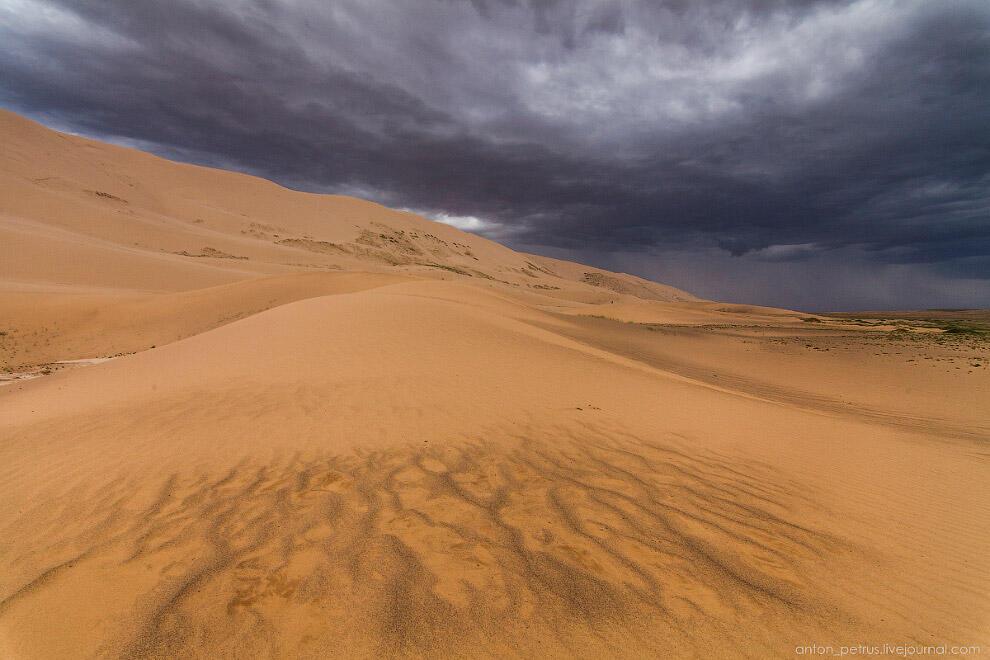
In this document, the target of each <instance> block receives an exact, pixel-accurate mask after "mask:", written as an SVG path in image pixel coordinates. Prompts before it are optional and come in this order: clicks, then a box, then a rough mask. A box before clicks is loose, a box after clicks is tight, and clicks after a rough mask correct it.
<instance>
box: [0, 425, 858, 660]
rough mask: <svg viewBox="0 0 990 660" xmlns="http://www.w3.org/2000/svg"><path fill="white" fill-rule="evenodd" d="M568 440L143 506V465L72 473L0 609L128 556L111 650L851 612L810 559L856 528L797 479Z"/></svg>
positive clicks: (488, 637) (439, 636)
mask: <svg viewBox="0 0 990 660" xmlns="http://www.w3.org/2000/svg"><path fill="white" fill-rule="evenodd" d="M554 437H555V438H557V439H556V440H555V441H554V442H546V441H545V440H541V439H540V438H539V437H524V436H518V437H516V438H515V439H506V440H504V441H503V442H502V443H499V444H492V443H488V442H485V441H477V442H464V443H460V444H458V445H456V446H444V447H440V448H415V447H409V448H402V449H396V450H390V451H380V452H365V451H358V452H355V453H354V454H350V455H342V456H326V457H320V458H316V457H306V456H302V455H298V456H294V457H292V458H290V459H285V460H280V461H278V462H274V463H271V464H258V463H254V462H249V461H245V462H242V463H240V464H238V465H236V466H235V467H233V468H231V469H230V470H229V471H228V472H226V473H225V474H222V475H219V476H218V475H207V474H203V475H198V476H192V475H188V474H186V475H183V474H173V475H169V476H167V477H164V478H163V479H162V480H161V483H159V484H158V485H157V494H156V495H155V496H154V497H153V499H152V501H151V502H150V503H148V504H144V505H141V504H139V503H138V502H136V501H135V497H134V494H135V493H141V492H144V491H146V490H147V484H145V483H143V482H142V481H140V480H138V479H136V478H134V477H124V476H122V477H120V478H118V479H115V480H112V481H110V482H109V483H108V484H106V485H105V486H103V487H101V488H99V489H96V490H93V491H89V490H87V489H86V488H85V487H84V486H82V485H79V486H76V487H74V488H70V489H68V490H67V491H66V492H63V493H60V494H52V495H51V496H50V497H48V498H46V500H45V503H44V505H40V506H38V508H37V510H33V511H29V512H26V514H25V516H24V518H23V519H19V520H15V521H14V522H13V523H12V527H13V528H16V527H18V526H21V525H24V524H29V525H31V526H35V525H39V523H40V521H41V520H44V526H47V527H48V529H50V530H55V529H60V530H62V532H61V533H60V534H59V535H58V536H57V537H49V538H52V539H53V540H55V542H54V543H51V544H44V543H41V544H39V545H36V546H34V547H32V548H31V552H30V553H28V554H26V555H14V556H12V557H10V558H9V561H10V562H11V564H13V565H15V566H19V565H31V564H36V565H38V568H37V569H35V570H36V574H35V575H34V577H32V578H31V579H29V580H26V581H25V582H24V584H20V585H10V586H8V587H7V588H6V589H5V593H4V599H3V601H2V602H0V616H8V617H9V616H16V612H17V610H18V607H19V605H20V604H21V603H22V602H24V601H29V600H30V599H32V598H34V597H36V596H38V595H39V594H41V593H48V595H50V596H51V595H55V594H56V593H57V592H58V591H61V590H67V591H70V592H71V591H74V587H73V586H72V584H73V582H74V581H75V580H77V579H78V580H79V581H80V582H85V583H87V584H90V585H92V587H93V588H94V589H95V590H97V591H98V590H100V589H103V588H105V587H106V585H107V583H110V584H112V583H113V582H114V581H115V580H119V579H120V576H122V575H129V574H135V573H140V574H143V575H144V576H145V578H146V580H147V582H148V587H149V588H146V589H140V588H135V589H133V592H132V593H130V594H129V596H128V598H127V599H128V600H132V602H133V603H134V607H133V609H132V611H130V612H128V613H127V614H125V615H124V617H123V618H122V619H121V620H119V621H117V622H115V625H114V626H113V627H114V628H116V629H117V631H118V632H117V633H116V634H115V635H114V636H113V637H111V638H108V639H107V640H104V641H103V642H102V643H101V646H100V648H99V649H98V652H99V653H100V654H106V655H109V656H125V657H176V656H188V655H196V656H203V657H207V656H212V657H218V656H230V657H244V655H245V654H247V655H266V654H269V653H271V652H278V653H280V654H285V655H297V654H298V655H306V654H307V653H310V654H312V655H314V656H323V655H327V654H331V655H333V654H339V655H354V654H358V655H360V654H362V653H363V654H366V655H369V656H371V655H386V656H395V655H406V654H421V653H441V652H442V653H446V654H451V655H455V656H457V655H474V654H477V652H478V649H479V648H484V649H486V651H485V654H490V655H500V654H502V653H511V652H516V653H537V652H539V651H540V646H539V645H538V644H537V643H536V640H538V639H539V638H540V637H542V636H544V635H545V636H546V638H545V640H544V643H545V644H547V650H555V651H559V652H567V653H574V654H577V655H582V656H588V655H593V654H595V653H602V652H604V653H610V654H622V652H623V651H624V650H628V649H629V646H630V645H633V646H634V647H636V648H639V649H653V650H655V651H657V652H659V650H661V649H668V650H669V649H670V648H680V649H682V650H684V651H685V652H694V653H702V652H703V651H704V647H700V648H699V647H697V646H696V641H695V640H692V630H693V629H695V627H696V626H698V625H699V624H701V623H705V622H707V624H709V625H710V624H711V623H712V622H725V621H727V617H729V616H731V615H732V614H733V613H742V614H747V615H749V616H761V617H766V619H767V620H768V621H774V620H776V621H786V622H787V623H786V625H787V626H789V627H790V628H792V629H793V630H794V631H800V630H801V629H802V627H803V626H808V625H811V623H812V622H814V623H815V625H820V624H821V622H822V621H823V620H826V619H829V618H832V617H835V616H838V612H837V610H836V609H835V607H834V605H832V604H830V603H829V602H827V600H824V599H821V598H818V597H815V596H813V595H812V593H813V586H814V585H813V582H812V580H811V579H810V578H807V577H803V576H802V567H804V566H806V565H809V564H814V563H818V562H821V561H824V560H826V559H827V558H828V557H830V556H832V555H835V554H836V553H838V552H840V551H842V550H846V549H848V547H849V546H848V544H847V543H846V542H845V541H843V540H841V539H838V538H835V537H833V536H832V535H830V534H829V533H826V532H823V531H820V530H815V529H812V528H809V527H807V526H805V525H803V524H801V522H799V520H797V519H796V516H795V514H794V513H793V512H792V508H793V507H795V506H798V507H812V508H813V506H814V500H813V498H812V497H810V495H809V494H808V493H802V492H801V489H800V487H799V486H797V485H796V484H793V483H786V482H782V481H781V480H779V479H776V478H774V475H773V471H772V470H770V469H768V468H767V467H765V466H761V465H758V464H755V463H753V464H739V463H738V462H735V461H730V460H727V459H726V458H724V457H720V456H719V455H717V454H715V453H713V452H700V453H699V452H690V451H687V450H686V449H685V446H684V442H683V441H679V440H678V439H676V438H668V439H666V440H665V441H648V440H645V439H641V438H636V437H633V436H627V435H623V434H621V433H616V432H614V431H608V430H605V429H602V428H594V427H584V428H571V429H555V433H554ZM561 438H565V440H563V441H561ZM84 520H85V521H94V523H95V524H91V525H80V521H84ZM10 532H11V529H7V530H5V531H4V535H5V537H7V538H9V536H8V535H9V534H10ZM40 557H48V558H51V557H61V558H62V559H61V560H60V561H58V562H57V563H54V564H53V565H50V566H45V567H44V568H43V569H41V566H42V564H43V562H40V561H39V558H40ZM77 576H78V577H77ZM139 584H140V582H139V583H138V584H136V585H134V586H139ZM94 595H95V594H94ZM507 629H510V630H513V631H515V632H516V633H517V634H519V635H520V637H518V638H516V639H513V635H507V634H506V630H507ZM719 629H720V632H721V633H722V634H724V635H725V638H724V640H723V641H724V642H729V643H734V644H739V645H745V646H748V647H751V648H752V649H754V654H756V655H758V654H759V651H758V649H759V648H760V645H761V640H754V639H751V638H750V637H749V634H748V633H747V634H746V635H743V636H740V635H738V631H734V630H733V629H732V628H731V626H728V625H724V624H720V628H719ZM527 630H528V631H529V635H528V638H527V637H523V636H522V635H523V632H524V631H527ZM536 631H540V632H539V635H535V636H534V632H536ZM479 644H482V645H483V646H480V647H479V646H478V645H479ZM468 649H471V651H468ZM94 650H97V649H94Z"/></svg>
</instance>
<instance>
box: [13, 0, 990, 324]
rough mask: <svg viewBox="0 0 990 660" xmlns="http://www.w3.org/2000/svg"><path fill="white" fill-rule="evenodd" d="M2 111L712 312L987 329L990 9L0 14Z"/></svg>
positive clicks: (892, 1) (364, 3)
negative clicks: (940, 318)
mask: <svg viewBox="0 0 990 660" xmlns="http://www.w3.org/2000/svg"><path fill="white" fill-rule="evenodd" d="M0 104H3V105H4V106H5V107H8V108H10V109H12V110H15V111H18V112H22V113H24V114H27V115H28V116H31V117H33V118H36V119H39V120H41V121H43V122H45V123H48V124H49V125H52V126H55V127H57V128H61V129H67V130H72V131H74V132H78V133H82V134H86V135H92V136H95V137H99V138H103V139H111V140H115V141H118V142H124V143H130V144H135V145H137V146H141V147H142V148H146V149H150V150H152V151H155V152H157V153H161V154H163V155H166V156H169V157H173V158H178V159H183V160H189V161H194V162H200V163H207V164H214V165H220V166H224V167H231V168H236V169H240V170H244V171H249V172H252V173H256V174H260V175H262V176H266V177H268V178H272V179H274V180H276V181H279V182H280V183H283V184H285V185H289V186H291V187H295V188H300V189H305V190H315V191H326V192H337V193H344V194H354V195H359V196H362V197H366V198H370V199H374V200H376V201H380V202H383V203H385V204H389V205H391V206H396V207H401V208H409V209H413V210H416V211H420V212H423V213H426V214H428V215H432V216H433V217H435V218H438V219H441V220H444V221H447V222H451V223H452V224H457V225H458V226H462V227H464V228H466V229H468V230H471V231H477V232H479V233H483V234H486V235H488V236H491V237H493V238H496V239H498V240H501V241H503V242H506V243H508V244H510V245H512V246H514V247H520V248H524V249H529V250H531V251H537V252H543V253H547V254H555V255H558V256H565V257H577V258H581V259H584V260H586V261H590V262H592V263H595V264H598V265H601V266H603V267H612V268H617V269H620V270H627V271H630V272H636V273H638V274H642V275H646V276H652V277H657V278H661V279H663V280H665V281H667V282H669V283H672V284H677V285H680V286H684V287H686V288H688V289H691V290H694V291H696V292H698V293H700V294H702V295H707V296H713V297H721V298H734V299H738V300H744V301H748V302H759V303H766V304H777V305H787V306H794V307H806V308H819V309H821V308H827V307H833V308H839V307H857V306H859V307H861V306H873V307H876V306H967V305H982V306H990V3H987V2H985V0H972V1H969V0H940V1H939V2H923V1H913V0H858V1H840V0H820V1H818V2H800V3H796V2H784V1H773V0H714V1H712V2H692V1H688V0H656V1H653V2H631V1H630V2H604V1H594V2H592V1H584V0H574V1H570V0H529V1H528V2H527V1H524V0H472V1H468V0H417V1H412V2H410V1H400V0H394V1H391V2H389V1H384V0H379V1H373V0H335V1H334V2H329V3H324V2H315V1H313V2H306V1H304V0H235V1H229V2H224V3H218V2H209V1H207V0H170V1H169V2H152V1H146V0H120V1H113V0H75V1H72V0H46V1H41V0H0Z"/></svg>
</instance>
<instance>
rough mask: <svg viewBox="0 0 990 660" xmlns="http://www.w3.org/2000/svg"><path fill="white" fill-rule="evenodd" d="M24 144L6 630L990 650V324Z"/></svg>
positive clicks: (106, 149)
mask: <svg viewBox="0 0 990 660" xmlns="http://www.w3.org/2000/svg"><path fill="white" fill-rule="evenodd" d="M0 144H2V145H3V146H2V149H0V368H2V372H3V374H2V378H3V385H2V386H0V502H2V506H0V657H2V658H90V657H107V658H118V657H126V658H132V657H153V658H174V657H193V658H248V657H300V658H334V657H397V656H430V657H506V656H523V657H561V658H563V657H567V658H570V657H586V658H601V657H636V658H642V657H701V658H712V657H753V658H766V657H796V656H797V655H798V652H799V651H800V649H799V648H798V647H802V646H806V645H809V644H821V645H832V646H834V648H835V649H836V651H838V650H839V648H840V647H841V646H850V645H859V644H863V645H874V644H875V645H883V644H901V645H908V646H911V645H914V646H932V645H943V644H944V645H946V646H947V647H951V646H952V645H982V647H983V649H984V652H986V651H988V650H990V552H987V545H988V542H990V445H988V440H990V367H988V366H987V365H988V362H990V350H988V346H990V342H988V341H987V338H986V335H984V334H981V333H980V332H977V331H972V332H970V331H968V329H964V330H965V331H958V330H959V329H958V328H956V329H955V330H956V331H950V332H947V330H953V329H952V328H949V327H948V326H945V325H941V326H940V325H939V324H938V323H925V322H920V321H918V320H917V319H915V320H908V321H903V322H901V321H889V320H888V321H880V320H872V321H871V320H868V319H864V320H862V321H855V320H853V319H828V318H824V317H811V316H809V315H807V314H799V313H794V312H789V311H786V310H777V309H767V308H757V307H749V306H740V305H729V304H721V303H715V302H710V301H704V300H698V299H696V298H694V297H693V296H691V295H689V294H687V293H684V292H681V291H678V290H676V289H673V288H670V287H666V286H662V285H659V284H654V283H651V282H646V281H643V280H639V279H637V278H634V277H630V276H628V275H621V274H614V273H607V272H603V271H599V270H597V269H594V268H590V267H586V266H581V265H578V264H572V263H567V262H561V261H556V260H552V259H546V258H541V257H537V256H533V255H527V254H521V253H517V252H514V251H512V250H510V249H508V248H505V247H503V246H500V245H498V244H495V243H492V242H490V241H487V240H484V239H482V238H480V237H477V236H473V235H469V234H465V233H462V232H460V231H458V230H456V229H454V228H451V227H448V226H444V225H439V224H436V223H432V222H429V221H427V220H424V219H422V218H420V217H417V216H415V215H413V214H410V213H404V212H398V211H393V210H389V209H386V208H383V207H380V206H377V205H374V204H371V203H368V202H364V201H360V200H355V199H350V198H345V197H334V196H319V195H312V194H303V193H298V192H292V191H289V190H286V189H284V188H281V187H279V186H277V185H275V184H273V183H270V182H267V181H263V180H260V179H256V178H252V177H249V176H244V175H240V174H233V173H229V172H223V171H218V170H211V169H206V168H200V167H193V166H189V165H182V164H177V163H172V162H169V161H165V160H161V159H159V158H155V157H153V156H150V155H147V154H144V153H141V152H138V151H133V150H128V149H123V148H120V147H115V146H109V145H106V144H100V143H96V142H92V141H88V140H84V139H81V138H78V137H73V136H68V135H63V134H59V133H56V132H53V131H50V130H48V129H45V128H43V127H41V126H39V125H37V124H34V123H31V122H28V121H27V120H24V119H22V118H20V117H18V116H16V115H12V114H9V113H7V114H0ZM105 358H111V359H105Z"/></svg>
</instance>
